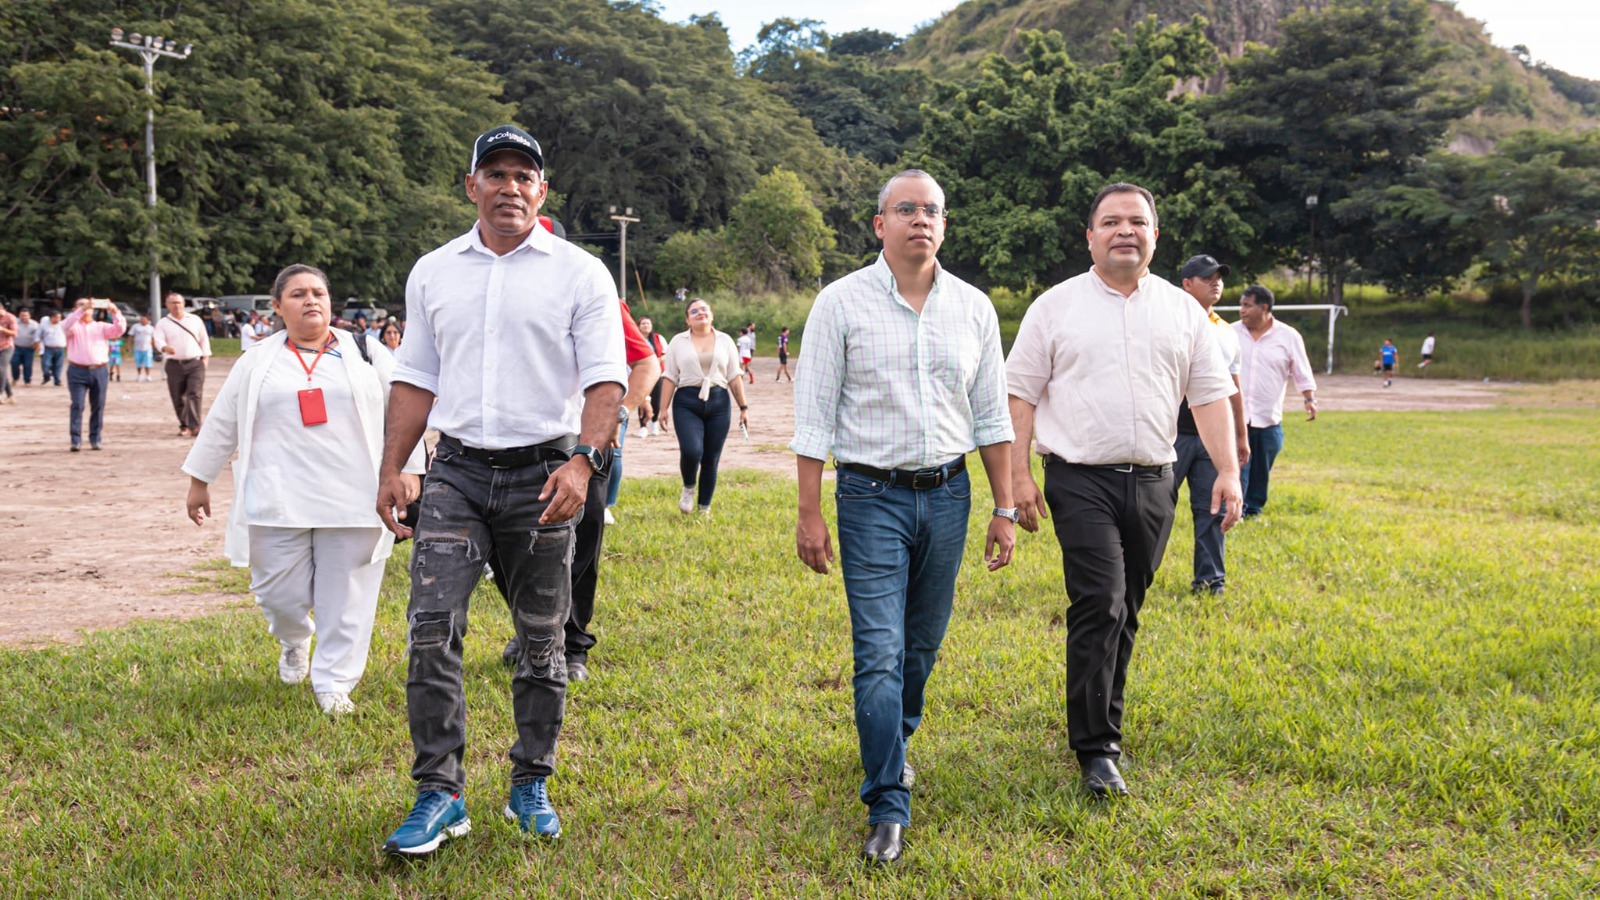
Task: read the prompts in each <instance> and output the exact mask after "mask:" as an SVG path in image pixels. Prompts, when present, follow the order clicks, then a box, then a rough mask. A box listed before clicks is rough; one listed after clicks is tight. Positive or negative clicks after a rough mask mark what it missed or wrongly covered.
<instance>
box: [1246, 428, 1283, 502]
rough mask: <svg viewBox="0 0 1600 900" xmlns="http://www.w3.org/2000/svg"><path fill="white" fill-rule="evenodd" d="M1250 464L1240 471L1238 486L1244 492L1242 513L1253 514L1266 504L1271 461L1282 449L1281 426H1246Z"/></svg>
mask: <svg viewBox="0 0 1600 900" xmlns="http://www.w3.org/2000/svg"><path fill="white" fill-rule="evenodd" d="M1246 431H1248V432H1249V433H1250V465H1248V466H1245V468H1244V471H1243V472H1242V473H1240V477H1239V482H1240V483H1239V487H1240V488H1241V489H1242V490H1243V492H1244V514H1245V515H1247V516H1253V515H1255V514H1257V513H1259V512H1261V508H1262V507H1263V506H1266V505H1267V481H1268V479H1270V478H1271V476H1272V461H1273V460H1275V459H1277V458H1278V451H1279V450H1282V449H1283V426H1282V425H1272V426H1269V427H1267V428H1248V429H1246Z"/></svg>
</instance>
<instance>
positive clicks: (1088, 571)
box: [1006, 183, 1240, 797]
mask: <svg viewBox="0 0 1600 900" xmlns="http://www.w3.org/2000/svg"><path fill="white" fill-rule="evenodd" d="M1157 224H1158V222H1157V219H1156V206H1155V199H1154V198H1153V197H1151V196H1150V192H1149V191H1147V190H1145V189H1144V188H1142V187H1139V186H1138V185H1133V184H1126V183H1117V184H1111V185H1107V186H1106V187H1105V188H1103V189H1101V191H1100V193H1099V194H1098V195H1097V196H1096V197H1095V198H1094V202H1093V203H1092V204H1091V205H1090V207H1089V218H1088V229H1087V231H1086V233H1085V237H1086V238H1087V239H1088V244H1089V255H1090V257H1091V258H1092V259H1093V260H1094V264H1093V266H1091V267H1090V269H1089V271H1087V272H1085V273H1083V274H1082V275H1078V276H1076V277H1074V278H1069V279H1067V280H1066V281H1064V282H1062V283H1061V284H1058V285H1056V286H1055V287H1053V288H1051V289H1050V290H1048V291H1045V292H1044V293H1043V294H1041V295H1040V296H1039V298H1038V299H1037V300H1035V301H1034V302H1033V304H1032V305H1031V306H1029V307H1028V312H1027V313H1026V314H1025V315H1024V316H1023V317H1022V325H1021V327H1020V328H1019V329H1018V331H1017V339H1016V341H1015V342H1014V343H1013V344H1012V347H1011V356H1010V357H1009V358H1008V359H1007V360H1006V385H1007V389H1008V390H1009V391H1010V393H1011V420H1012V422H1014V423H1015V425H1016V433H1017V441H1016V444H1015V445H1014V452H1013V456H1012V462H1011V472H1012V478H1013V479H1014V487H1013V489H1012V493H1013V494H1014V495H1015V496H1016V501H1017V511H1018V512H1019V513H1020V514H1021V525H1022V527H1023V529H1025V530H1027V531H1030V532H1032V531H1037V530H1038V528H1039V519H1042V518H1047V516H1046V515H1045V511H1044V507H1045V505H1046V504H1049V507H1050V513H1051V514H1053V515H1054V516H1055V519H1056V522H1055V530H1056V539H1057V540H1058V541H1059V542H1060V543H1061V561H1062V566H1063V568H1064V569H1065V575H1066V587H1067V598H1068V600H1069V601H1070V603H1069V605H1068V607H1067V738H1068V743H1069V745H1070V746H1071V747H1072V750H1073V752H1074V753H1075V754H1076V755H1077V757H1078V765H1079V768H1080V769H1081V771H1082V784H1083V787H1084V789H1086V790H1087V791H1089V792H1090V793H1091V794H1093V795H1095V796H1098V797H1107V796H1115V795H1122V794H1126V793H1127V792H1128V788H1127V785H1126V784H1125V783H1124V781H1123V779H1122V774H1121V772H1120V771H1118V769H1117V760H1118V759H1120V758H1121V756H1122V746H1121V741H1122V709H1123V701H1122V697H1123V686H1124V684H1125V683H1126V681H1127V676H1128V661H1129V659H1130V658H1131V657H1132V656H1133V639H1134V633H1135V632H1136V631H1138V628H1139V607H1140V604H1141V603H1143V601H1144V595H1145V591H1146V590H1147V589H1149V587H1150V584H1151V582H1152V581H1154V580H1155V573H1156V567H1157V566H1159V565H1160V564H1161V556H1162V553H1163V552H1164V551H1165V550H1166V545H1167V537H1168V535H1169V533H1170V532H1171V530H1172V519H1173V503H1172V463H1173V460H1174V459H1175V458H1176V456H1177V454H1176V452H1175V451H1174V449H1173V445H1174V442H1175V440H1176V438H1177V422H1178V401H1179V400H1180V399H1183V398H1188V401H1189V410H1190V412H1191V413H1192V414H1193V415H1194V421H1195V426H1196V430H1197V431H1198V432H1199V434H1200V440H1201V442H1202V443H1203V444H1204V446H1205V450H1206V452H1207V453H1209V454H1210V456H1211V460H1212V462H1213V463H1214V464H1215V466H1216V469H1217V476H1216V482H1215V485H1214V486H1213V488H1212V491H1211V503H1210V506H1209V510H1208V511H1209V512H1210V513H1212V514H1215V513H1218V512H1223V513H1224V515H1223V520H1222V530H1223V531H1227V530H1228V529H1229V528H1231V527H1233V524H1234V523H1235V522H1237V521H1238V520H1239V507H1240V501H1239V458H1238V455H1237V454H1236V452H1235V448H1234V443H1233V440H1234V428H1233V417H1232V411H1231V409H1230V406H1229V401H1228V398H1229V397H1230V396H1232V394H1233V393H1234V386H1233V379H1232V378H1231V377H1230V376H1229V375H1228V366H1227V363H1226V362H1225V361H1224V359H1223V357H1222V354H1221V353H1219V352H1218V351H1217V347H1216V336H1215V334H1214V333H1213V332H1214V331H1215V328H1214V326H1213V325H1212V324H1211V323H1210V322H1208V321H1207V318H1206V313H1205V310H1203V309H1201V308H1200V305H1199V304H1197V303H1195V302H1194V300H1193V299H1192V298H1191V297H1190V296H1189V295H1188V294H1186V293H1184V292H1183V291H1182V290H1180V289H1178V288H1177V287H1176V286H1174V285H1172V284H1170V283H1168V282H1166V281H1164V280H1162V279H1160V278H1157V277H1156V276H1154V275H1151V274H1150V258H1151V257H1152V256H1153V255H1154V254H1155V249H1156V238H1157V237H1158V236H1159V235H1160V233H1161V232H1160V230H1159V229H1158V227H1157ZM1036 426H1037V427H1036ZM1035 435H1037V437H1038V449H1039V455H1040V456H1042V457H1044V491H1043V493H1041V492H1040V490H1039V486H1038V484H1037V483H1035V482H1034V480H1033V472H1032V471H1031V469H1030V468H1029V459H1028V444H1029V442H1030V441H1032V440H1033V439H1034V437H1035Z"/></svg>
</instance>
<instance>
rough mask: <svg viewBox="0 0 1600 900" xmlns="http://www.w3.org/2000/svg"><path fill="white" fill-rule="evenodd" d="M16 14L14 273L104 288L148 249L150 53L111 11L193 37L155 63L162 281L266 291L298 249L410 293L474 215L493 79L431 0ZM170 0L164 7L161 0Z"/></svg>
mask: <svg viewBox="0 0 1600 900" xmlns="http://www.w3.org/2000/svg"><path fill="white" fill-rule="evenodd" d="M175 9H176V10H177V11H176V12H174V11H173V10H174V8H172V7H167V6H163V5H157V4H154V3H143V4H139V3H129V4H123V5H122V6H121V8H120V10H111V9H108V8H106V7H105V5H104V4H97V3H90V2H87V0H71V2H52V3H45V2H42V0H22V2H17V3H11V4H8V5H7V6H6V7H5V9H4V11H3V12H0V28H4V29H5V30H6V31H7V32H8V34H10V35H13V36H20V40H19V41H17V42H15V43H12V42H8V43H7V44H6V45H5V46H6V49H4V50H0V64H3V77H0V107H3V108H4V113H3V118H0V168H3V171H4V173H5V178H4V181H3V183H0V192H3V197H4V207H3V208H4V209H5V211H6V221H7V225H8V229H7V230H8V232H10V233H11V234H13V235H20V236H22V238H21V239H19V240H15V241H10V240H8V241H6V242H3V244H0V270H4V271H6V272H7V273H9V274H10V279H9V280H11V281H12V283H13V284H19V283H22V284H34V285H40V284H53V283H57V282H65V283H67V284H69V285H70V286H72V287H73V288H74V289H75V290H77V291H94V292H108V291H110V290H112V289H113V288H117V287H123V286H129V285H137V284H139V283H140V282H141V281H142V275H143V272H144V271H145V269H146V266H147V260H148V243H147V241H148V235H149V230H148V227H147V226H148V224H149V213H148V211H147V210H146V208H145V199H144V195H145V188H144V178H143V175H144V166H143V143H144V142H143V130H144V128H143V126H144V117H145V110H146V109H147V108H148V107H147V101H146V98H145V94H144V90H143V88H144V84H143V82H144V78H143V73H142V72H141V71H140V70H139V68H138V62H137V60H136V59H133V58H132V57H131V55H130V54H128V53H126V52H123V51H118V50H113V49H110V48H106V47H105V46H104V44H103V43H98V45H97V46H90V45H89V44H90V43H91V42H103V41H104V40H105V39H106V35H107V34H108V32H109V31H110V29H111V27H112V26H113V25H119V26H121V27H123V28H127V29H129V31H134V30H141V31H143V30H150V31H154V32H156V33H158V34H161V35H172V36H174V37H175V38H177V39H179V40H180V41H182V42H193V43H194V44H195V45H196V49H195V52H194V54H193V56H192V57H191V58H189V59H187V60H184V61H174V60H163V61H162V62H161V63H159V64H158V65H157V67H156V76H157V78H156V88H157V91H156V107H155V108H156V118H157V140H156V148H157V154H158V157H157V159H158V167H157V168H158V181H159V184H160V191H159V196H160V201H161V202H160V206H159V209H158V212H157V216H158V219H159V223H158V224H159V226H160V227H159V231H158V232H157V247H158V249H159V252H160V257H161V266H162V269H163V271H164V272H165V273H166V277H167V283H168V284H169V285H170V286H175V287H178V288H181V289H185V290H190V291H202V290H203V291H214V292H217V293H222V292H254V291H259V290H262V289H263V287H264V286H265V285H266V284H267V282H268V280H269V279H270V278H271V276H272V274H273V273H275V272H276V271H277V269H278V268H280V267H282V266H283V265H285V264H286V263H289V262H296V261H299V262H308V263H312V264H316V265H320V266H323V267H324V268H326V269H327V270H328V272H329V275H330V277H331V278H332V279H333V282H334V288H335V290H336V291H337V292H339V293H341V294H345V293H348V294H352V295H362V296H374V297H379V298H384V299H385V300H392V299H393V298H395V297H398V295H399V292H400V288H401V286H402V285H403V283H404V279H405V275H406V272H407V271H408V270H409V269H410V266H411V263H412V262H413V261H414V260H415V259H416V257H417V255H418V254H419V253H421V252H423V251H425V250H426V249H428V248H429V247H431V246H433V245H435V244H437V243H438V242H439V241H440V240H441V239H442V238H443V237H445V236H446V235H448V234H450V233H452V232H457V231H460V230H462V229H464V228H465V227H466V225H467V223H468V222H470V221H471V211H470V207H468V206H467V205H466V204H465V201H464V198H463V196H462V190H461V173H462V171H463V169H464V168H465V159H466V151H467V148H468V147H469V145H470V141H471V138H472V136H473V134H474V133H475V129H477V128H478V127H479V126H480V125H481V123H482V122H484V121H492V120H494V119H497V118H502V117H505V116H506V115H508V114H509V112H508V110H506V109H505V108H504V107H502V106H501V105H500V104H498V103H497V102H495V100H494V99H493V94H494V92H495V90H496V88H497V85H496V84H495V82H494V81H493V79H492V78H490V77H488V76H487V75H486V74H485V73H484V72H483V71H482V70H481V69H479V68H478V67H476V66H473V65H472V64H470V63H467V62H466V61H463V60H460V59H458V58H456V57H455V56H454V55H453V54H452V53H451V51H450V48H449V47H448V46H447V45H446V44H443V43H441V42H440V41H439V40H438V39H437V38H438V32H437V31H436V30H434V29H433V28H432V26H431V25H430V24H429V22H428V20H427V18H426V16H425V15H424V14H422V13H421V12H420V11H415V10H404V9H401V10H397V9H395V8H394V7H393V6H392V5H391V4H389V3H387V2H384V0H347V2H344V3H341V4H338V5H336V6H324V5H322V4H317V3H311V2H307V0H268V2H261V3H251V4H241V3H236V2H226V0H213V2H206V0H196V2H190V3H185V4H183V5H182V6H180V7H176V8H175ZM163 13H165V15H163Z"/></svg>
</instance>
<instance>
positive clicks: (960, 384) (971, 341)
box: [929, 326, 983, 394]
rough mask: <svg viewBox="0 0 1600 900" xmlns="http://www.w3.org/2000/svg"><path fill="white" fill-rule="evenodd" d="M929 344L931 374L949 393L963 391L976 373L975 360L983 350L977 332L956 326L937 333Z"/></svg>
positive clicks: (976, 361)
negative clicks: (945, 332)
mask: <svg viewBox="0 0 1600 900" xmlns="http://www.w3.org/2000/svg"><path fill="white" fill-rule="evenodd" d="M931 346H932V348H933V349H932V352H931V353H930V354H929V357H930V360H929V361H930V362H931V363H932V367H931V368H932V371H933V375H934V377H935V378H936V379H938V381H939V383H940V384H941V385H943V386H944V387H946V388H948V389H949V390H950V391H951V392H953V393H958V394H965V393H967V389H968V387H969V386H970V385H971V384H972V382H973V380H974V379H975V378H977V377H978V363H979V361H980V358H981V356H982V353H983V349H982V345H981V344H980V343H979V342H978V337H977V335H975V334H972V333H971V332H969V331H967V330H966V329H965V328H963V327H960V326H958V327H957V330H956V331H955V333H953V334H950V335H947V336H943V337H941V338H940V339H939V340H937V341H935V342H934V343H933V344H932V345H931Z"/></svg>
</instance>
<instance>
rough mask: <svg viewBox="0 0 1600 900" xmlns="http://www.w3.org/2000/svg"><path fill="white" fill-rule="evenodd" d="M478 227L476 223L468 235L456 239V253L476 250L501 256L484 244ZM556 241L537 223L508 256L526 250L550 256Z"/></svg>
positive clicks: (554, 237)
mask: <svg viewBox="0 0 1600 900" xmlns="http://www.w3.org/2000/svg"><path fill="white" fill-rule="evenodd" d="M478 227H479V226H478V225H477V223H474V224H473V226H472V228H471V229H469V230H468V231H467V233H466V234H464V235H462V236H461V237H459V238H457V239H456V240H457V241H459V242H460V243H459V245H458V246H457V247H456V248H455V250H456V252H457V253H466V252H467V251H468V250H476V251H477V252H479V253H485V254H488V255H489V256H494V257H498V256H499V255H500V254H498V253H496V252H494V251H493V250H490V249H489V245H487V244H485V243H484V242H483V235H482V234H479V233H478ZM555 239H556V236H555V235H553V234H551V233H550V232H548V231H545V230H544V226H543V225H540V224H538V223H537V222H536V223H534V226H533V230H532V231H530V232H528V236H527V237H525V238H523V239H522V243H520V244H518V245H517V246H516V247H514V248H512V250H511V252H510V253H507V254H506V256H514V255H515V254H518V253H521V252H522V251H524V250H537V251H539V252H540V253H544V254H549V253H550V251H551V249H552V247H551V243H552V242H553V241H554V240H555Z"/></svg>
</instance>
